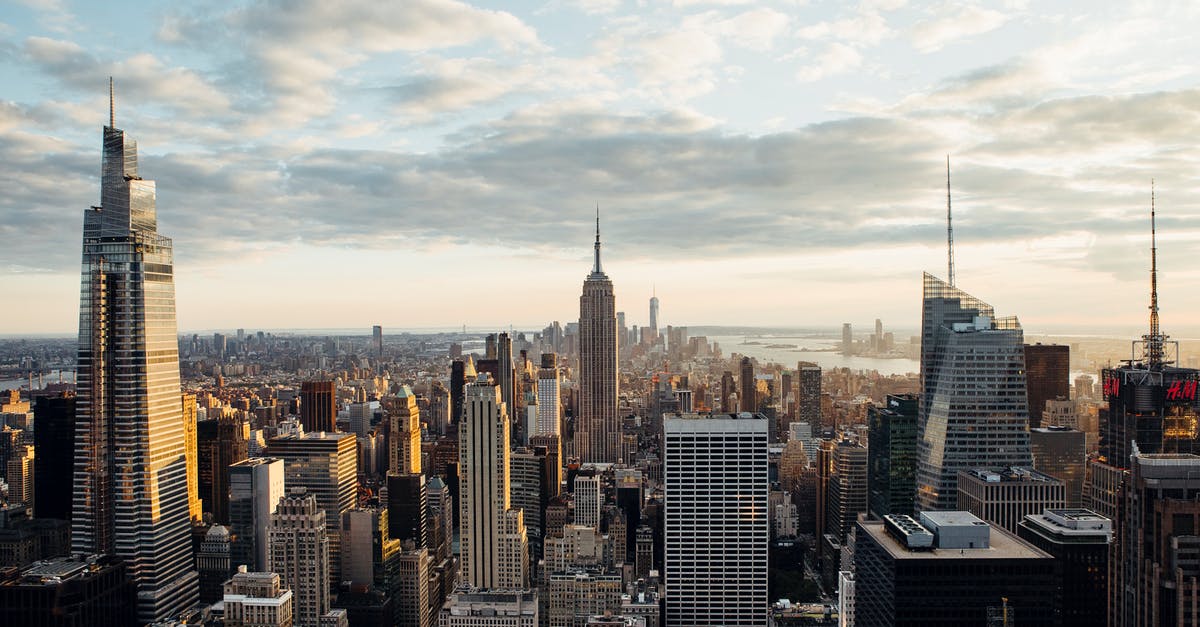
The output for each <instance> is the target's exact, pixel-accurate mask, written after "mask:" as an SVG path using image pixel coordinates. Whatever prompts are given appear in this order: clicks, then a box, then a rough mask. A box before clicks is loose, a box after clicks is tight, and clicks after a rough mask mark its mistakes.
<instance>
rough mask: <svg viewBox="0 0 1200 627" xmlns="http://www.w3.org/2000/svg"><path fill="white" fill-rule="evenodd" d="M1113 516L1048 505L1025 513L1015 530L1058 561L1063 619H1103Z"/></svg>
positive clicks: (1077, 621)
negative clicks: (1055, 507)
mask: <svg viewBox="0 0 1200 627" xmlns="http://www.w3.org/2000/svg"><path fill="white" fill-rule="evenodd" d="M1112 534H1113V528H1112V521H1111V520H1109V519H1107V518H1105V517H1103V516H1101V515H1099V514H1097V513H1095V512H1092V511H1089V510H1086V509H1048V510H1046V511H1044V512H1042V513H1040V514H1029V515H1027V516H1025V520H1022V521H1021V523H1020V524H1019V525H1017V536H1018V537H1019V538H1021V539H1022V540H1024V541H1026V542H1028V543H1029V544H1032V545H1033V546H1036V547H1037V548H1039V549H1041V550H1043V551H1045V552H1047V553H1049V554H1050V555H1052V556H1054V560H1055V561H1056V562H1057V563H1058V568H1057V570H1056V572H1057V573H1058V574H1059V580H1058V587H1059V590H1060V592H1061V595H1060V597H1059V602H1058V604H1057V605H1058V609H1059V611H1060V612H1061V615H1062V624H1063V625H1104V624H1106V623H1107V620H1108V612H1107V609H1108V607H1107V604H1105V603H1102V602H1100V599H1103V598H1104V597H1105V595H1106V594H1108V545H1109V543H1111V542H1112Z"/></svg>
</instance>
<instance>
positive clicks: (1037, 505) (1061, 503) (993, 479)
mask: <svg viewBox="0 0 1200 627" xmlns="http://www.w3.org/2000/svg"><path fill="white" fill-rule="evenodd" d="M1066 506H1067V496H1066V487H1065V486H1064V484H1063V482H1062V481H1061V480H1059V479H1055V478H1054V477H1051V476H1049V475H1046V474H1044V473H1041V472H1038V471H1036V470H1033V469H1031V468H1020V467H1014V468H975V469H973V470H963V471H960V472H959V476H958V507H959V508H960V509H961V510H963V511H968V512H971V513H972V514H974V515H976V516H978V517H980V518H982V519H983V520H986V521H988V522H990V523H992V524H994V525H998V526H1000V527H1001V528H1003V529H1004V530H1005V531H1007V532H1009V533H1014V534H1015V533H1016V532H1017V525H1019V524H1020V523H1021V521H1022V520H1024V519H1025V516H1026V515H1028V514H1037V513H1040V512H1042V511H1043V510H1047V509H1063V508H1065V507H1066Z"/></svg>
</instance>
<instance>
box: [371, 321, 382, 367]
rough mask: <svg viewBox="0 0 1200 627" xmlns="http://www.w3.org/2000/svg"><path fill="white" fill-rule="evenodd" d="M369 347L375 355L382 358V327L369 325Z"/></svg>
mask: <svg viewBox="0 0 1200 627" xmlns="http://www.w3.org/2000/svg"><path fill="white" fill-rule="evenodd" d="M371 348H372V349H373V350H374V351H375V357H377V358H379V359H382V358H383V327H381V326H379V325H375V326H373V327H371Z"/></svg>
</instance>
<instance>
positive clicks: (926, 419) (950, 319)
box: [917, 274, 1033, 510]
mask: <svg viewBox="0 0 1200 627" xmlns="http://www.w3.org/2000/svg"><path fill="white" fill-rule="evenodd" d="M924 285H925V294H924V300H923V305H922V316H921V333H922V336H921V382H922V386H923V390H922V397H921V401H922V404H921V407H920V413H919V420H918V423H917V428H918V431H919V433H918V440H917V453H918V465H917V505H918V509H920V510H952V509H955V507H956V506H957V499H958V471H960V470H968V469H970V468H974V467H978V466H986V467H998V466H999V467H1004V466H1024V467H1028V466H1032V465H1033V455H1032V453H1031V452H1030V447H1029V424H1028V423H1029V409H1028V406H1027V404H1026V391H1025V351H1024V343H1023V341H1022V331H1021V324H1020V323H1019V322H1017V319H1016V318H1015V317H1009V318H999V319H997V318H994V313H993V310H992V306H991V305H988V304H987V303H985V302H983V301H981V300H979V299H977V298H975V297H973V296H971V295H969V294H967V293H966V292H963V291H961V290H959V289H958V288H956V287H953V286H951V285H950V284H948V283H946V282H944V281H942V280H941V279H938V278H937V277H934V276H933V275H930V274H925V280H924Z"/></svg>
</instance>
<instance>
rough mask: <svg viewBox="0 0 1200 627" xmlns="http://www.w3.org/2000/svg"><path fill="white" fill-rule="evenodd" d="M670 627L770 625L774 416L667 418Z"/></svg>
mask: <svg viewBox="0 0 1200 627" xmlns="http://www.w3.org/2000/svg"><path fill="white" fill-rule="evenodd" d="M663 430H664V440H665V447H664V457H663V477H664V489H665V493H666V501H665V510H666V526H665V545H666V564H665V579H666V615H665V617H664V618H665V625H667V626H668V627H683V626H689V627H702V626H705V625H711V626H715V625H725V626H729V627H732V626H734V625H756V626H761V625H765V624H766V623H767V543H768V539H769V535H770V529H769V524H768V517H767V490H768V483H767V419H766V417H764V416H763V415H762V414H755V415H752V416H746V415H745V414H725V415H699V414H686V415H677V416H668V417H666V418H665V419H664V421H663Z"/></svg>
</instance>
